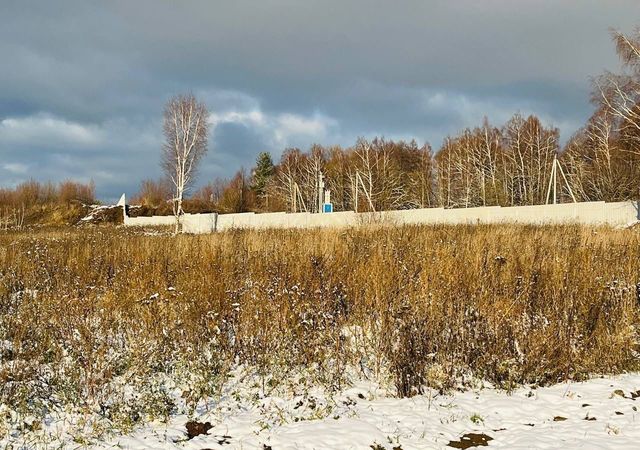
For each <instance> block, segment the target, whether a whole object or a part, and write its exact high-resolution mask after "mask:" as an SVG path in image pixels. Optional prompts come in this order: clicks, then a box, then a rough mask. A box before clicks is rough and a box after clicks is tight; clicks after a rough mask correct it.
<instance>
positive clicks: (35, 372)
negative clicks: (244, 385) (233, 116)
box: [0, 226, 640, 422]
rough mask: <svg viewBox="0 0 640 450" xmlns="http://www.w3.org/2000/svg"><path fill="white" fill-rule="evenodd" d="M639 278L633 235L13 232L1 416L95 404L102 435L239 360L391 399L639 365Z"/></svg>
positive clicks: (531, 230) (0, 238)
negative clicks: (357, 378) (173, 386)
mask: <svg viewBox="0 0 640 450" xmlns="http://www.w3.org/2000/svg"><path fill="white" fill-rule="evenodd" d="M639 283H640V233H639V232H638V230H637V229H635V230H634V229H627V230H613V229H605V228H601V229H589V228H583V227H579V226H555V227H533V226H431V227H427V226H415V227H401V228H384V227H380V228H376V227H362V228H357V229H346V230H340V231H336V230H324V231H318V230H315V231H314V230H308V231H282V230H280V231H261V232H258V231H252V232H247V231H244V232H240V231H238V232H228V233H221V234H215V235H205V236H202V235H201V236H186V235H183V236H177V237H176V236H171V235H168V234H165V233H162V232H160V233H143V232H131V231H124V230H122V229H118V228H114V227H102V228H100V227H98V228H86V229H81V230H78V229H70V228H69V229H61V230H51V231H45V230H41V231H33V230H32V231H27V232H13V233H11V232H9V233H4V234H0V344H1V346H0V403H1V404H6V405H10V406H11V407H12V408H15V409H16V410H24V411H30V412H31V413H34V411H37V410H38V408H50V407H52V404H53V405H54V406H56V405H57V406H60V405H74V406H75V407H87V408H94V407H96V408H99V405H102V404H104V403H105V402H106V401H107V399H108V400H109V402H111V403H110V404H111V405H115V406H112V408H111V410H110V413H109V414H112V415H113V419H114V420H116V419H117V418H118V406H117V405H118V403H117V401H115V400H114V399H117V398H118V397H119V396H120V395H122V393H121V392H120V391H119V389H120V387H119V386H122V385H123V384H133V385H139V386H145V389H141V392H143V394H141V395H142V397H141V398H140V402H139V403H140V404H139V409H140V414H149V415H152V416H153V415H162V414H166V415H168V414H169V413H170V412H171V411H170V409H171V405H168V406H167V405H166V403H167V402H166V401H165V400H166V396H164V394H163V393H162V392H159V391H157V390H154V388H153V385H154V380H156V379H158V377H167V376H168V377H172V378H175V379H179V380H183V381H184V380H187V381H188V385H189V386H190V388H189V389H188V390H187V391H185V392H184V396H185V398H187V399H188V400H189V401H193V402H197V401H198V400H199V399H201V398H203V397H206V396H211V395H215V393H216V390H217V389H218V388H219V386H220V384H221V383H222V382H223V381H224V379H225V377H226V374H227V373H228V371H229V370H230V369H231V368H232V367H234V366H237V365H240V364H241V365H246V366H251V367H255V368H256V370H257V371H258V372H259V373H261V374H262V375H263V376H264V379H265V382H266V383H271V384H277V383H279V382H285V380H286V379H287V374H288V373H291V372H292V371H294V370H296V368H300V367H307V368H308V367H313V368H314V370H313V374H314V377H316V379H315V381H316V382H318V383H321V384H322V385H323V386H326V387H328V388H333V387H335V388H336V389H337V388H340V387H341V386H342V385H343V383H345V382H346V380H345V378H344V374H345V370H346V368H347V367H352V368H353V367H355V368H357V369H358V370H361V371H362V375H363V376H367V377H371V376H376V377H382V376H386V377H388V378H389V379H390V380H392V382H393V384H394V385H395V387H396V389H397V394H398V395H399V396H411V395H414V394H416V393H420V392H421V391H423V390H424V388H425V387H432V388H437V389H442V390H446V389H449V388H452V387H455V386H459V385H460V384H464V383H465V382H468V381H469V380H471V379H474V378H475V379H484V380H488V381H491V382H494V383H496V384H497V385H499V386H501V387H505V388H511V387H513V386H516V385H519V384H522V383H534V384H547V383H553V382H558V381H561V380H566V379H579V378H583V377H587V376H589V375H592V374H599V373H621V372H624V371H627V370H637V369H638V361H639V360H638V351H639V348H638V347H639V344H638V325H639V319H640V314H639V312H640V308H639V307H640V299H639V291H640V284H639ZM163 402H164V403H163ZM169 403H170V402H169ZM96 405H98V406H96ZM125 416H126V418H127V420H131V421H133V422H135V421H136V420H137V419H136V418H137V417H139V416H135V415H134V416H133V417H132V416H131V414H129V413H127V414H126V415H124V413H123V417H125Z"/></svg>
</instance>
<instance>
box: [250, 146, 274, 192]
mask: <svg viewBox="0 0 640 450" xmlns="http://www.w3.org/2000/svg"><path fill="white" fill-rule="evenodd" d="M274 172H275V167H274V165H273V160H272V159H271V154H270V153H269V152H261V153H260V154H259V155H258V158H257V159H256V167H255V168H254V169H253V174H252V181H251V189H253V191H254V192H255V193H256V196H257V197H258V198H262V197H264V195H265V194H266V190H267V184H268V183H269V180H270V179H271V177H272V176H273V174H274Z"/></svg>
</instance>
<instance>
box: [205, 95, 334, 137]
mask: <svg viewBox="0 0 640 450" xmlns="http://www.w3.org/2000/svg"><path fill="white" fill-rule="evenodd" d="M205 97H206V98H208V103H209V104H210V105H211V108H212V109H213V110H214V111H213V112H212V113H211V114H210V115H209V123H210V124H211V125H212V134H213V135H215V131H216V128H217V127H218V126H220V125H224V124H239V125H243V126H245V127H248V128H252V130H253V131H254V132H257V133H258V134H260V135H261V136H262V137H263V139H264V141H265V142H266V143H268V144H269V145H271V146H273V147H274V148H275V149H278V150H280V149H282V148H283V147H287V146H292V145H299V144H300V143H301V142H305V143H309V144H310V143H312V142H317V141H319V140H321V139H325V138H327V137H328V136H329V134H330V133H331V132H337V131H338V122H337V121H336V120H335V119H333V118H331V117H328V116H325V115H323V114H320V113H318V112H315V113H314V114H313V115H310V116H307V115H301V114H294V113H278V114H269V113H267V112H264V111H263V110H262V108H261V107H260V104H259V102H258V101H257V100H256V99H254V98H253V97H250V96H248V95H246V94H241V93H231V92H227V91H223V92H222V93H211V92H209V93H207V94H205ZM220 104H222V105H224V106H223V107H222V108H220V107H218V108H216V105H220Z"/></svg>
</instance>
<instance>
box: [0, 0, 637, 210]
mask: <svg viewBox="0 0 640 450" xmlns="http://www.w3.org/2000/svg"><path fill="white" fill-rule="evenodd" d="M639 13H640V3H638V2H637V1H636V0H613V1H606V2H604V1H601V0H597V1H596V0H565V1H557V0H535V1H534V0H522V1H512V0H483V1H477V0H461V1H449V0H433V1H424V0H415V1H396V2H388V1H379V0H369V1H364V0H362V1H334V0H325V1H315V0H307V1H304V2H301V1H298V0H295V1H294V0H290V1H283V0H262V1H233V2H213V1H188V2H180V3H177V2H170V1H157V0H154V1H152V0H146V1H110V2H102V1H100V2H99V1H87V0H77V1H66V0H62V1H56V2H47V1H39V2H35V1H28V0H26V1H24V0H23V1H13V0H4V1H3V2H2V3H1V4H0V55H2V61H3V69H2V70H0V184H2V185H7V184H9V185H10V184H15V183H17V182H20V181H22V180H24V179H26V178H29V177H35V178H39V179H47V178H50V179H53V180H59V179H63V178H66V177H73V178H77V179H90V178H93V179H94V180H95V181H96V184H97V187H98V192H99V194H100V195H101V196H102V197H103V198H105V199H113V198H116V197H117V196H118V194H119V193H120V192H121V191H128V192H131V191H133V190H135V189H136V185H137V183H138V181H139V180H141V179H143V178H149V177H154V176H158V175H159V173H160V169H159V164H158V160H159V149H160V145H161V139H162V136H161V127H160V120H161V114H162V106H163V104H164V102H165V101H166V99H167V98H168V97H170V96H171V95H173V94H175V93H178V92H184V91H192V92H194V93H196V95H198V97H200V98H202V99H203V100H205V101H206V103H207V105H208V106H209V108H210V110H211V111H212V112H213V114H212V119H211V123H212V129H213V131H212V136H211V143H212V146H211V147H212V148H211V150H212V151H211V153H210V154H209V155H208V156H207V158H206V160H205V162H204V165H203V167H202V170H201V180H203V181H204V180H207V179H211V178H214V177H216V176H231V175H232V174H233V172H235V170H236V169H237V168H239V166H240V165H243V166H245V167H246V168H249V167H250V166H251V164H252V160H253V158H254V157H255V155H256V154H257V153H258V152H259V151H262V150H270V151H272V152H273V153H274V154H275V156H276V158H277V157H278V155H279V153H280V151H281V150H282V149H283V148H285V147H286V146H292V145H295V146H302V147H304V146H306V145H309V144H310V143H311V142H314V141H319V142H322V143H326V144H334V143H338V144H349V143H350V142H352V141H353V140H354V139H355V138H356V137H357V136H360V135H364V136H372V135H375V134H379V135H385V136H387V137H391V138H396V137H397V138H412V137H415V138H416V139H417V140H418V141H419V142H424V141H430V142H431V143H432V144H433V145H434V146H435V147H437V146H438V145H439V144H440V142H441V140H442V139H443V137H444V136H446V134H448V133H453V132H456V131H457V130H458V129H460V128H462V127H464V126H473V125H475V124H478V123H479V122H480V121H481V120H482V117H483V116H485V115H487V116H488V117H489V119H490V120H491V121H492V122H493V123H495V124H500V123H501V122H502V121H504V120H506V119H507V118H508V117H509V116H510V115H511V114H512V113H513V112H515V111H521V112H523V113H536V114H538V115H540V116H541V117H542V118H543V120H544V121H546V122H552V123H554V124H555V125H557V126H559V127H560V128H561V130H562V132H563V138H564V139H566V138H567V137H568V136H569V135H570V134H571V133H572V132H573V131H574V130H575V129H576V128H577V127H579V126H580V124H581V123H583V121H584V120H585V119H586V117H588V115H589V112H590V109H591V107H590V105H589V103H588V99H589V77H590V76H593V75H597V74H598V73H600V72H601V71H602V70H604V69H616V68H617V65H618V63H617V60H616V58H615V54H614V51H613V45H612V44H611V42H610V39H609V36H608V32H607V29H608V27H616V28H621V29H623V30H630V29H631V28H632V27H633V26H634V25H635V23H634V21H635V20H636V18H637V17H640V14H639Z"/></svg>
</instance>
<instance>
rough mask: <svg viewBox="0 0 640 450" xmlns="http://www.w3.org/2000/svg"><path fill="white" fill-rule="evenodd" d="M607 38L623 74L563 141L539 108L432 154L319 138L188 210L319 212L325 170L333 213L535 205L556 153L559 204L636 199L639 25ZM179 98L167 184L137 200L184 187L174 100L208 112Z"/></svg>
mask: <svg viewBox="0 0 640 450" xmlns="http://www.w3.org/2000/svg"><path fill="white" fill-rule="evenodd" d="M612 36H613V40H614V42H615V45H616V51H617V53H618V55H619V57H620V59H621V61H622V63H623V69H622V72H621V73H617V74H616V73H604V74H603V75H601V76H599V77H597V78H595V79H594V81H593V94H592V102H593V104H594V106H595V112H594V113H593V115H592V116H591V118H590V119H589V120H588V122H587V124H586V125H585V126H584V127H583V128H582V129H580V130H579V131H578V132H576V133H575V134H574V136H572V137H571V139H569V141H568V142H567V144H566V145H565V146H564V147H562V146H561V145H560V133H559V130H558V129H557V128H555V127H554V126H552V125H545V124H543V123H542V122H541V120H540V119H539V118H538V117H536V116H535V115H530V116H527V117H525V116H523V115H521V114H518V113H517V114H515V115H514V116H513V117H512V118H511V119H510V120H509V121H508V122H507V123H505V124H501V125H498V126H497V125H494V124H491V123H490V122H489V120H488V119H486V118H485V120H484V121H483V122H482V124H479V125H478V126H476V127H474V128H467V129H464V130H462V131H461V132H460V133H458V134H457V135H454V136H449V137H447V138H446V139H445V140H444V142H443V144H442V146H441V147H440V148H439V149H438V151H436V152H434V151H433V149H432V148H431V146H430V145H429V144H424V145H421V146H420V145H418V144H417V143H416V142H415V141H411V142H405V141H394V140H387V139H384V138H375V139H372V140H367V139H364V138H361V139H358V141H357V142H356V143H355V144H354V145H353V146H350V147H346V148H344V147H341V146H328V147H327V146H322V145H318V144H314V145H312V146H311V147H310V148H309V149H307V150H306V151H303V150H301V149H299V148H288V149H285V150H284V152H283V153H282V155H281V157H280V159H279V161H277V162H274V161H273V159H272V156H271V155H270V154H269V153H267V152H263V153H260V154H259V156H258V158H257V160H256V164H255V166H254V167H253V168H252V169H251V170H250V171H249V172H247V171H246V170H244V169H241V170H239V171H238V172H237V173H236V174H235V176H233V177H232V178H230V179H217V180H215V181H213V182H210V183H208V184H206V185H205V186H204V187H202V188H200V189H199V190H197V191H196V192H194V193H193V194H192V195H191V198H190V199H189V200H188V201H187V209H189V208H191V209H194V208H195V209H200V210H202V209H211V210H218V211H221V212H244V211H309V212H316V211H318V209H319V207H320V206H319V205H318V200H317V199H318V182H319V179H320V176H321V175H322V176H323V177H324V182H325V184H326V188H327V189H329V190H330V191H331V200H332V203H333V205H334V208H335V210H337V211H346V210H357V211H382V210H390V209H409V208H429V207H445V208H460V207H476V206H494V205H500V206H517V205H536V204H543V203H545V202H547V201H549V195H550V192H551V185H550V180H551V173H552V167H553V166H554V164H556V163H554V160H556V159H557V160H558V162H559V167H560V173H561V175H562V177H560V176H559V175H558V176H557V177H556V182H555V184H556V185H555V186H554V187H555V189H557V200H558V201H561V202H567V201H573V200H574V199H575V200H576V201H597V200H604V201H622V200H628V199H635V198H638V194H639V186H640V182H639V181H640V150H639V146H638V144H639V143H640V30H636V31H635V32H634V33H632V34H631V35H625V34H622V33H619V32H613V33H612ZM179 100H180V101H179V102H177V103H176V102H175V99H174V100H172V102H173V103H170V104H169V105H168V108H167V111H165V135H166V136H167V137H168V138H170V139H168V140H167V142H168V145H167V146H165V167H168V168H169V170H168V172H167V174H168V178H171V179H173V180H174V182H173V183H168V182H163V181H152V180H146V181H144V182H143V183H142V186H141V190H140V192H139V193H138V195H137V196H136V200H137V201H139V202H141V203H144V204H148V205H153V204H160V203H162V202H163V201H165V200H166V199H167V198H174V199H177V198H180V199H181V198H182V194H183V192H184V191H185V186H184V185H182V186H176V182H175V181H176V179H180V176H181V175H180V173H179V171H178V172H176V170H175V168H176V164H177V165H178V166H179V164H180V163H179V160H180V158H179V155H180V151H182V153H183V154H184V152H185V150H184V149H185V148H187V147H185V146H184V145H182V144H181V145H182V147H180V145H177V146H176V145H175V144H176V142H178V141H177V140H176V139H175V138H176V133H175V125H176V123H177V122H176V121H175V117H176V115H175V111H176V106H177V105H182V106H180V108H181V109H180V111H185V110H187V111H200V112H201V113H202V114H204V113H206V109H205V108H204V106H203V105H202V104H200V103H198V102H197V101H196V100H195V99H194V98H193V97H179ZM185 102H186V103H185ZM188 105H191V106H188ZM167 118H169V119H171V120H169V122H167ZM183 122H184V120H183ZM188 123H191V124H195V123H197V120H196V119H194V120H191V121H189V122H188ZM195 131H197V130H194V131H193V132H195ZM193 132H192V134H191V135H193ZM180 135H181V136H183V137H184V133H183V134H180ZM188 137H189V134H188V133H187V138H188ZM203 140H204V144H205V146H204V147H202V146H200V150H201V151H200V152H199V153H196V154H197V158H200V157H201V156H202V154H203V152H204V151H206V137H205V138H203ZM186 141H188V139H186V140H183V141H181V142H182V143H184V142H186ZM196 147H197V145H196ZM181 148H182V150H181ZM167 149H169V150H171V151H172V152H173V153H172V152H171V151H169V152H168V153H167ZM167 155H173V156H172V159H171V158H169V159H171V161H172V164H166V161H167ZM176 155H177V156H176ZM185 161H186V162H184V161H183V166H185V165H186V166H187V167H190V163H189V161H188V158H186V160H185ZM183 184H184V183H183ZM554 194H555V190H554ZM180 201H181V200H180ZM180 208H181V206H180ZM174 210H175V208H174Z"/></svg>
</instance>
